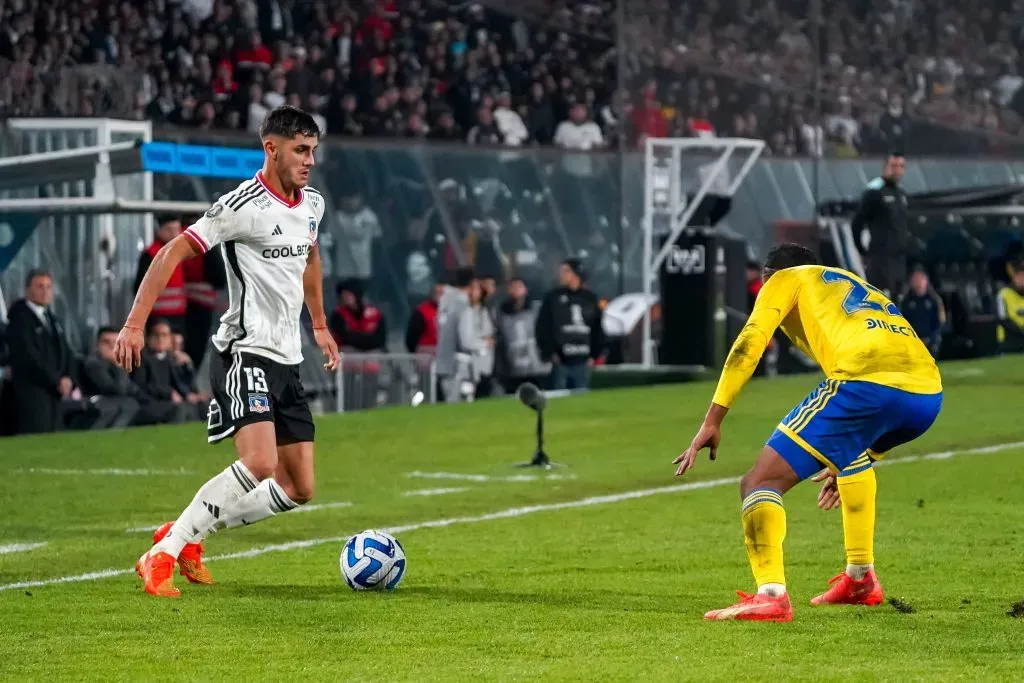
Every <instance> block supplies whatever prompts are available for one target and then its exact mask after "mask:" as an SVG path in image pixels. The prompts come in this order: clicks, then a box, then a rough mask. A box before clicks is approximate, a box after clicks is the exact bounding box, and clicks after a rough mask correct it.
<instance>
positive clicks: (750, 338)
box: [672, 271, 796, 476]
mask: <svg viewBox="0 0 1024 683" xmlns="http://www.w3.org/2000/svg"><path fill="white" fill-rule="evenodd" d="M795 303H796V282H795V281H794V280H792V279H791V278H789V277H787V275H786V274H785V271H780V272H778V273H776V274H775V275H773V276H772V277H771V279H769V280H768V281H766V282H765V285H764V287H763V288H762V289H761V291H760V292H759V293H758V295H757V302H756V303H755V304H754V310H753V311H751V313H750V318H748V319H747V323H746V324H745V325H744V326H743V329H742V330H740V333H739V336H737V337H736V341H735V342H733V345H732V349H730V351H729V355H728V357H727V358H726V359H725V366H724V367H723V368H722V375H721V377H719V378H718V388H717V389H716V390H715V395H714V397H713V398H712V399H711V407H710V408H708V412H707V415H706V416H705V417H704V423H703V424H702V425H701V427H700V429H699V430H698V431H697V435H696V436H695V437H693V441H692V442H691V443H690V447H689V448H687V449H686V450H685V451H683V453H682V454H681V455H680V456H678V457H677V458H676V459H675V460H673V461H672V464H673V465H678V466H679V467H678V468H677V469H676V476H681V475H683V474H685V473H686V472H687V471H688V470H690V469H692V468H693V465H694V463H695V462H696V461H697V453H699V452H700V451H701V449H703V448H704V447H705V446H707V447H710V448H711V459H712V460H714V459H715V458H717V457H718V443H719V441H721V438H722V434H721V426H722V420H724V419H725V415H726V413H728V412H729V408H730V407H731V406H732V404H733V401H735V400H736V397H737V396H738V395H739V393H740V390H741V389H742V388H743V385H745V384H746V383H747V381H748V380H749V379H750V377H751V376H752V375H753V374H754V370H755V369H757V364H758V362H759V361H760V360H761V356H762V355H763V354H764V351H765V349H767V348H768V341H769V340H770V339H771V338H772V335H774V334H775V330H776V329H778V327H779V324H780V323H781V322H782V319H783V318H784V317H785V316H786V314H788V313H789V311H791V310H792V309H793V306H794V305H795Z"/></svg>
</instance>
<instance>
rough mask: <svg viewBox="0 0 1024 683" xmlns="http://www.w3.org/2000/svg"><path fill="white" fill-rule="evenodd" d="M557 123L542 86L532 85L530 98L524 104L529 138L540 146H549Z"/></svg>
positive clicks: (548, 98) (537, 83) (538, 84)
mask: <svg viewBox="0 0 1024 683" xmlns="http://www.w3.org/2000/svg"><path fill="white" fill-rule="evenodd" d="M557 123H558V121H557V120H556V119H555V109H554V107H553V106H552V104H551V98H550V97H549V96H548V93H547V91H546V90H545V89H544V84H543V83H540V82H536V83H534V84H533V85H532V86H531V87H530V96H529V100H528V102H527V104H526V124H527V129H528V131H529V136H530V138H531V139H533V140H534V141H535V142H538V143H540V144H542V145H549V144H551V141H552V140H553V139H554V137H555V126H556V125H557Z"/></svg>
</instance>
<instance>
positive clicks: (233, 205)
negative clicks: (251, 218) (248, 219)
mask: <svg viewBox="0 0 1024 683" xmlns="http://www.w3.org/2000/svg"><path fill="white" fill-rule="evenodd" d="M261 189H263V188H262V186H261V185H260V184H259V182H258V181H255V180H254V181H252V182H251V183H249V184H248V185H246V186H245V187H242V188H239V189H238V190H236V191H235V194H233V195H232V196H231V198H230V199H228V200H227V201H226V202H224V203H225V204H226V205H227V206H228V208H230V209H235V210H237V209H238V206H239V202H241V201H242V200H243V199H244V198H245V197H248V196H249V195H251V194H253V193H254V192H256V190H261Z"/></svg>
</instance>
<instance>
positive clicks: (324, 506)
mask: <svg viewBox="0 0 1024 683" xmlns="http://www.w3.org/2000/svg"><path fill="white" fill-rule="evenodd" d="M350 507H352V503H350V502H348V501H347V500H343V501H338V502H337V503H313V504H312V505H300V506H299V507H297V508H295V509H294V510H292V514H293V515H294V514H295V513H297V512H316V511H318V510H333V509H334V508H350ZM158 528H160V525H159V524H153V525H150V526H133V527H132V528H130V529H125V530H124V532H125V533H126V534H144V533H148V532H150V531H156V530H157V529H158Z"/></svg>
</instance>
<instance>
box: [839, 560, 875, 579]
mask: <svg viewBox="0 0 1024 683" xmlns="http://www.w3.org/2000/svg"><path fill="white" fill-rule="evenodd" d="M874 568H875V565H873V564H848V565H846V573H847V574H848V575H849V577H850V578H851V579H853V580H854V581H863V580H864V577H865V576H867V575H868V572H869V571H871V570H872V569H874Z"/></svg>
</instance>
